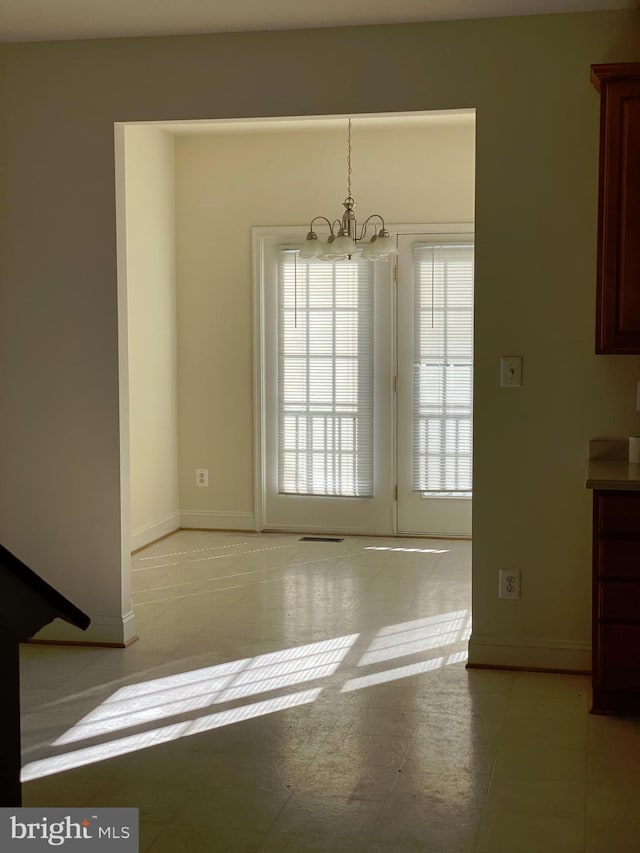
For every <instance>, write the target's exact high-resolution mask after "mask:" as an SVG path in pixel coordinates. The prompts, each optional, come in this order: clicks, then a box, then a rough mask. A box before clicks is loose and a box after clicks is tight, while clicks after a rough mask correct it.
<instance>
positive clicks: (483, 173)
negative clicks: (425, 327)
mask: <svg viewBox="0 0 640 853" xmlns="http://www.w3.org/2000/svg"><path fill="white" fill-rule="evenodd" d="M639 44H640V40H639V39H638V21H637V17H636V15H635V14H634V13H632V12H629V13H627V12H607V13H592V14H591V13H589V14H582V15H551V16H545V17H539V18H509V19H496V20H484V21H477V22H476V21H462V22H447V23H437V24H411V25H403V26H389V27H386V26H381V27H370V28H357V27H355V28H346V29H342V30H330V29H328V30H316V31H314V30H309V31H302V32H295V33H294V32H269V33H239V34H238V33H236V34H223V35H217V36H196V37H178V38H158V39H146V40H145V39H121V40H108V39H107V40H103V41H95V42H67V43H59V44H26V45H2V47H0V81H1V82H0V120H1V121H2V127H3V132H2V134H1V135H0V195H1V197H2V200H3V201H2V204H3V213H2V217H1V219H0V258H1V259H2V260H1V261H0V263H1V267H0V275H1V300H2V301H1V304H0V364H1V365H2V372H1V373H0V401H1V406H2V442H1V444H0V470H1V471H2V477H0V541H2V542H3V543H4V544H6V545H7V546H8V547H10V548H12V549H13V550H14V551H16V552H17V553H18V555H19V556H21V557H22V558H23V559H26V560H27V562H30V563H31V564H32V565H33V566H34V568H35V569H36V570H37V571H40V572H41V573H42V574H43V576H44V577H45V578H46V579H47V580H49V581H50V582H52V583H54V584H56V585H58V586H60V588H61V589H62V591H63V592H66V593H67V594H68V595H70V596H71V597H72V598H73V599H74V600H75V601H76V603H77V604H79V605H80V606H81V607H85V608H86V609H87V610H89V612H90V613H92V614H107V615H109V616H110V617H111V618H113V619H114V620H116V621H117V620H118V619H121V618H122V608H123V603H122V601H123V589H124V585H125V583H126V579H125V577H124V575H125V574H126V567H125V568H124V570H123V556H122V555H123V548H122V543H123V541H124V539H123V537H125V538H128V531H129V527H128V517H127V511H126V500H122V493H121V485H120V473H119V471H120V457H121V452H123V453H125V455H126V448H125V447H124V446H122V447H121V441H120V437H119V423H120V418H121V416H122V417H124V415H122V414H121V409H120V407H125V408H126V407H127V401H126V397H123V398H122V399H119V383H118V378H119V374H118V312H117V286H116V281H117V276H116V240H115V204H114V189H113V187H114V157H113V123H114V122H116V121H136V120H166V119H177V118H182V119H188V118H191V119H193V118H215V117H236V116H263V115H304V114H316V115H321V114H335V113H339V114H349V113H358V112H388V111H392V112H393V111H402V110H425V109H443V108H463V107H475V108H476V109H477V137H476V142H477V170H476V226H477V227H476V235H477V254H476V258H477V277H476V292H477V310H476V365H477V368H476V378H475V389H476V408H475V411H476V434H475V513H474V537H475V538H474V557H473V560H474V565H473V573H474V580H473V587H474V591H473V606H474V614H473V615H474V624H473V638H472V643H471V654H472V659H473V660H475V661H481V662H482V661H485V662H486V661H489V662H491V661H493V662H498V663H522V664H528V665H540V666H545V665H558V666H561V665H571V666H574V665H575V666H579V665H585V664H587V663H588V646H589V610H590V600H589V573H590V561H589V552H590V496H589V495H588V494H587V492H586V491H585V489H584V485H583V483H584V464H585V458H586V453H587V440H588V438H589V437H590V436H594V435H598V434H600V435H619V436H624V435H628V434H629V433H630V432H631V431H632V430H633V431H634V432H636V431H637V422H636V421H637V413H636V412H635V409H634V389H635V383H636V380H637V379H638V378H640V360H639V359H638V358H635V357H602V356H599V357H596V356H595V355H594V345H593V337H594V333H593V326H594V290H595V233H596V192H597V145H598V129H597V128H598V99H597V96H596V94H595V92H594V91H593V89H592V88H591V86H590V84H589V64H590V63H596V62H607V61H621V60H630V59H636V60H638V59H640V47H638V45H639ZM342 58H344V61H340V60H341V59H342ZM346 71H348V73H346ZM501 354H509V355H511V354H522V355H523V356H524V360H525V362H524V363H525V387H524V388H523V389H522V390H520V391H504V390H501V389H500V388H499V387H498V381H497V379H498V358H499V356H500V355H501ZM125 414H126V413H125ZM124 438H125V442H126V437H124ZM499 568H520V569H521V570H522V573H523V574H522V590H523V597H522V599H521V600H520V601H516V602H513V601H499V600H498V599H497V595H496V593H497V572H498V569H499Z"/></svg>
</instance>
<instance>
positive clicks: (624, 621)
mask: <svg viewBox="0 0 640 853" xmlns="http://www.w3.org/2000/svg"><path fill="white" fill-rule="evenodd" d="M591 642H592V650H593V651H592V654H593V662H592V681H593V711H594V713H607V712H618V713H640V492H632V491H629V492H613V491H595V492H594V494H593V631H592V639H591Z"/></svg>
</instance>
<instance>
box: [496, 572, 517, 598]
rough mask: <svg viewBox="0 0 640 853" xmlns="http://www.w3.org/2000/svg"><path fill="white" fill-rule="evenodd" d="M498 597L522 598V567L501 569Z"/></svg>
mask: <svg viewBox="0 0 640 853" xmlns="http://www.w3.org/2000/svg"><path fill="white" fill-rule="evenodd" d="M498 598H520V569H500V572H499V581H498Z"/></svg>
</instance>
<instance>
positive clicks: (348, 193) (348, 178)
mask: <svg viewBox="0 0 640 853" xmlns="http://www.w3.org/2000/svg"><path fill="white" fill-rule="evenodd" d="M348 139H349V146H348V152H347V197H348V198H351V119H349V133H348Z"/></svg>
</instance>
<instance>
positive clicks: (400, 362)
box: [254, 224, 473, 536]
mask: <svg viewBox="0 0 640 853" xmlns="http://www.w3.org/2000/svg"><path fill="white" fill-rule="evenodd" d="M392 231H393V233H395V235H396V239H397V245H398V250H399V254H398V258H397V262H396V261H393V262H392V263H389V262H382V261H378V262H375V263H372V262H370V261H366V260H362V259H358V258H357V257H355V258H352V259H350V260H344V261H333V262H330V261H329V262H328V261H323V260H315V259H311V260H308V261H305V260H303V259H301V258H300V254H299V252H300V244H301V241H302V240H303V239H304V233H303V230H302V229H295V230H294V229H290V230H289V231H287V232H286V233H283V232H282V231H281V230H279V229H277V228H256V229H254V265H255V268H256V270H259V273H258V274H257V276H256V285H257V287H258V288H259V293H258V298H257V300H256V304H257V305H258V306H259V307H260V308H261V316H260V322H259V323H258V338H259V340H258V341H257V352H258V354H259V371H258V373H259V383H260V387H261V400H262V406H261V407H260V410H259V414H260V417H259V422H258V432H259V435H260V451H261V452H260V456H259V458H260V459H261V460H262V466H261V468H260V469H259V470H258V471H257V472H256V478H257V480H258V482H259V483H260V490H259V491H260V500H261V503H262V519H263V529H265V530H301V531H303V530H304V531H311V532H316V533H336V532H340V533H352V534H353V533H359V534H374V533H375V534H382V535H393V534H396V533H401V534H409V535H411V534H413V535H441V536H469V535H470V533H471V496H472V483H471V470H472V464H471V462H472V447H471V436H472V372H473V227H472V226H471V225H469V224H465V225H460V224H456V225H449V224H448V225H442V224H440V225H435V226H396V227H395V228H393V229H392Z"/></svg>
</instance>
